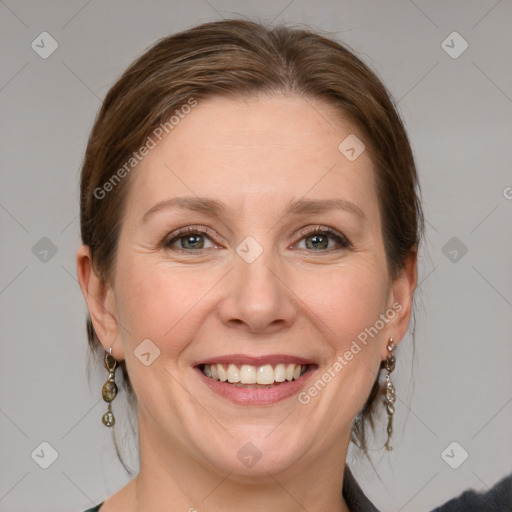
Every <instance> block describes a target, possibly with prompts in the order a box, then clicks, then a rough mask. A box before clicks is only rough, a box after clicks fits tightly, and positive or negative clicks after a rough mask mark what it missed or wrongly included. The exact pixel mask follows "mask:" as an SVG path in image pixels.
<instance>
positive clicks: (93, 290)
mask: <svg viewBox="0 0 512 512" xmlns="http://www.w3.org/2000/svg"><path fill="white" fill-rule="evenodd" d="M76 267H77V275H78V282H79V284H80V288H81V290H82V293H83V295H84V298H85V301H86V303H87V309H88V310H89V314H90V315H91V320H92V324H93V326H94V330H95V331H96V334H97V336H98V338H99V340H100V342H101V344H102V346H103V348H104V349H105V350H106V351H108V350H109V349H110V347H112V355H113V356H114V357H115V358H116V359H117V360H118V361H120V360H122V359H123V358H124V357H123V348H122V344H121V333H120V328H119V323H118V321H117V315H116V310H115V300H114V292H113V289H112V287H111V286H110V285H109V284H108V283H106V282H105V281H103V280H102V279H101V278H100V277H99V276H98V275H97V274H96V272H95V270H94V267H93V264H92V258H91V251H90V248H89V246H87V245H81V246H80V247H79V249H78V251H77V254H76Z"/></svg>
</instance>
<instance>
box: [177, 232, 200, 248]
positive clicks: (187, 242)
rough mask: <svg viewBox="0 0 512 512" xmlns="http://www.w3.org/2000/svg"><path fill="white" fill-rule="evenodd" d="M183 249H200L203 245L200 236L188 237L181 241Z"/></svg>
mask: <svg viewBox="0 0 512 512" xmlns="http://www.w3.org/2000/svg"><path fill="white" fill-rule="evenodd" d="M181 245H182V247H183V249H202V247H203V245H204V243H203V240H202V237H201V235H189V236H187V237H185V238H184V239H183V242H182V244H181Z"/></svg>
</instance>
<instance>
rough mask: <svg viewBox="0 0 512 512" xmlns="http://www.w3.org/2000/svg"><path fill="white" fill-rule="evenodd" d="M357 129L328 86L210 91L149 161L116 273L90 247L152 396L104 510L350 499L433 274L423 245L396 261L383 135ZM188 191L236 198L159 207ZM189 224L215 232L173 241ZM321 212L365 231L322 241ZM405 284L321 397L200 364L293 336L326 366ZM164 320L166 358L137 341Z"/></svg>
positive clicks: (100, 308) (102, 323)
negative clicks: (351, 463)
mask: <svg viewBox="0 0 512 512" xmlns="http://www.w3.org/2000/svg"><path fill="white" fill-rule="evenodd" d="M349 134H356V135H357V136H358V137H359V138H360V139H362V140H364V139H363V136H362V135H361V134H360V133H359V131H358V130H357V129H356V128H355V127H354V126H353V125H351V124H350V123H349V122H348V121H347V120H344V119H342V118H340V116H339V113H337V112H336V111H335V110H334V109H333V108H332V107H331V106H328V105H325V104H323V103H320V102H318V101H316V100H311V99H308V100H307V101H306V100H305V99H303V98H300V97H295V96H291V97H290V96H288V97H284V96H280V95H273V96H258V97H253V98H251V99H245V100H242V99H233V98H231V99H222V98H215V99H208V100H205V101H203V102H200V103H199V104H198V106H197V107H195V108H194V109H193V110H192V112H191V113H190V114H188V115H187V116H186V118H185V119H183V120H181V122H180V123H179V125H178V126H176V127H175V128H174V130H173V131H172V133H171V134H170V135H169V136H168V137H167V138H166V139H164V141H163V142H162V143H161V144H160V145H159V146H158V147H156V148H155V149H153V150H152V151H151V152H150V153H149V155H148V156H147V157H146V158H145V159H144V160H143V161H142V162H141V163H140V164H139V166H138V167H137V169H135V170H134V171H133V175H132V176H131V178H130V179H132V180H133V181H132V183H131V189H130V193H129V195H128V198H127V208H126V212H125V216H124V218H123V223H122V229H121V234H120V238H119V245H118V253H117V258H116V262H115V268H114V269H113V274H112V276H111V279H110V282H109V283H103V282H102V281H101V280H100V279H99V278H98V277H97V276H96V274H95V273H94V271H93V268H92V265H91V260H90V254H89V250H88V248H87V247H86V246H82V247H80V249H79V250H78V254H77V267H78V276H79V281H80V286H81V288H82V291H83V293H84V296H85V299H86V301H87V305H88V308H89V311H90V313H91V317H92V320H93V324H94V328H95V330H96V332H97V334H98V337H99V339H100V340H101V343H102V345H103V346H104V348H105V349H106V350H108V349H109V347H112V353H113V355H114V357H116V359H118V360H122V359H125V360H126V363H127V367H128V371H129V373H130V376H131V380H132V383H133V386H134V389H135V392H136V395H137V401H138V404H137V415H138V422H139V442H140V458H141V466H140V472H139V474H138V475H137V476H136V477H135V478H134V479H132V480H131V481H130V482H129V483H128V484H127V485H126V486H125V487H124V488H123V489H121V490H120V491H119V492H118V493H116V494H115V495H113V496H112V497H110V498H109V499H107V500H106V501H105V504H104V505H103V506H102V508H101V510H102V512H115V511H118V510H126V511H132V510H133V511H135V510H137V511H146V510H147V511H150V510H164V509H165V510H170V508H169V504H172V510H183V511H186V510H189V508H190V507H195V508H196V509H197V510H198V511H203V510H204V511H208V512H213V511H221V510H222V511H223V512H229V511H232V510H233V511H234V510H240V508H241V507H242V506H243V509H244V510H246V511H257V510H258V511H259V510H280V511H284V512H286V511H290V512H291V511H296V510H298V509H301V508H300V505H302V506H303V507H304V509H305V510H308V511H311V512H313V511H321V510H322V511H323V510H333V511H334V510H337V511H347V510H348V508H347V506H346V504H345V503H344V501H343V500H341V499H340V495H341V492H340V491H341V486H342V481H343V473H344V461H345V459H346V454H347V448H348V444H349V438H350V430H351V425H352V421H353V419H354V417H355V416H356V414H357V413H358V411H359V410H360V409H361V407H362V406H363V405H364V403H365V401H366V399H367V396H368V394H369V392H370V389H371V386H372V384H373V381H374V379H375V376H376V375H377V373H378V371H379V365H380V361H381V360H384V359H385V358H386V356H387V349H386V345H387V342H388V339H389V338H390V337H393V340H394V342H395V344H398V343H399V341H400V340H401V339H402V338H403V336H404V335H405V333H406V331H407V327H408V324H409V319H410V313H411V300H412V295H413V291H414V288H415V286H416V279H417V274H416V253H415V251H411V254H410V257H409V259H408V260H407V262H406V265H405V267H404V269H403V271H402V273H401V274H400V275H399V276H398V278H397V279H395V280H394V281H392V280H391V279H390V278H389V275H388V272H387V265H386V255H385V252H384V245H383V240H382V234H381V218H380V212H379V207H378V204H379V203H378V198H377V193H376V188H375V183H374V171H373V169H372V162H371V160H370V158H369V155H368V153H367V152H363V153H362V154H361V156H359V157H358V158H357V159H356V160H355V161H353V162H350V161H349V160H348V159H347V158H346V157H345V156H344V155H343V154H342V153H340V152H339V151H338V145H339V144H340V142H341V141H342V140H344V139H345V138H346V137H347V136H348V135H349ZM183 196H187V197H196V196H197V197H201V198H203V197H204V198H206V197H208V198H212V199H215V200H217V201H222V202H223V203H224V204H225V207H226V210H225V211H223V212H222V213H221V214H220V215H218V216H215V215H210V214H206V213H203V212H197V211H191V210H185V209H178V208H164V209H161V210H159V211H158V212H156V213H154V214H152V215H149V216H148V217H147V218H146V220H145V221H142V217H143V216H144V214H145V213H146V212H147V211H148V210H149V209H151V208H152V207H153V206H154V205H156V204H157V203H158V202H160V201H164V200H167V199H170V198H176V197H183ZM299 199H315V200H320V201H325V200H326V199H343V200H346V201H350V202H351V203H353V204H355V205H356V206H357V207H358V208H359V209H360V210H361V211H362V213H363V214H364V219H363V218H360V217H358V216H357V215H356V214H355V213H353V212H351V211H347V210H341V209H335V210H330V211H325V212H321V213H309V214H290V213H288V214H286V213H285V210H286V206H287V205H288V204H289V203H290V202H292V201H295V200H299ZM105 200H108V197H107V198H106V199H105ZM186 226H194V227H198V228H201V227H202V228H205V227H207V228H209V230H210V231H209V232H210V233H211V234H212V236H211V238H210V236H209V235H206V237H205V238H201V237H199V242H201V241H202V242H204V248H203V249H194V248H192V249H189V251H188V253H184V252H180V251H179V250H178V248H179V247H181V243H182V242H183V239H176V240H174V242H173V244H174V245H173V246H172V247H171V248H166V247H164V246H163V244H162V241H163V240H164V239H165V238H166V237H167V236H168V235H169V234H171V233H172V232H175V231H176V230H177V229H178V228H182V227H186ZM318 226H321V227H330V228H332V229H334V230H336V231H337V232H339V233H341V234H343V235H344V236H345V237H347V238H348V239H349V240H350V242H351V245H350V246H349V247H343V246H341V245H339V244H338V243H337V242H336V241H335V240H334V239H330V238H328V239H327V240H328V245H327V246H325V245H322V244H320V248H314V247H313V248H312V245H311V243H312V241H313V240H312V238H313V237H314V233H315V232H316V231H315V230H316V229H317V228H318ZM304 228H310V229H311V231H310V232H309V233H307V234H306V235H304V234H303V233H302V232H301V230H303V229H304ZM182 236H183V235H182ZM247 236H252V237H253V238H254V239H255V240H257V241H258V243H259V244H260V245H261V247H262V249H263V252H262V254H261V255H260V256H259V257H258V258H257V259H256V260H255V261H254V262H253V263H247V262H246V261H245V260H244V259H242V258H241V257H240V256H238V254H237V253H236V247H237V246H238V245H239V244H240V243H241V242H242V241H243V240H244V239H245V238H246V237H247ZM186 240H187V237H186V238H185V241H186ZM196 240H198V239H194V241H196ZM315 240H317V241H318V239H315ZM321 241H322V242H326V239H325V238H323V237H321ZM196 246H197V245H196ZM188 247H190V246H188ZM193 247H194V246H193ZM194 251H195V252H194ZM395 302H398V303H399V304H400V305H401V306H402V309H401V311H400V312H397V313H396V314H395V316H394V318H393V319H392V320H390V321H389V322H388V323H386V324H385V326H384V328H383V329H382V330H381V331H380V332H379V334H378V335H377V336H375V337H374V338H373V339H371V341H370V342H369V343H368V344H367V345H366V346H365V347H364V348H363V350H361V351H360V352H359V353H358V354H357V355H355V356H354V358H353V359H352V361H350V363H349V364H347V365H346V367H345V368H344V369H343V371H341V372H339V373H337V374H336V377H335V378H333V379H332V380H331V382H329V383H328V385H326V386H325V388H324V389H322V391H321V392H320V393H318V395H317V396H315V397H314V398H312V399H311V401H310V402H309V403H308V404H306V405H304V404H301V403H300V402H299V401H298V400H297V396H293V397H291V398H287V399H285V400H284V401H281V402H278V403H276V404H272V405H268V406H260V407H247V406H241V405H235V404H233V403H232V402H230V401H227V400H226V399H224V398H222V397H219V396H218V395H216V394H214V393H213V392H212V391H210V389H209V388H208V387H207V386H205V384H204V383H203V382H202V381H201V379H200V378H199V377H198V376H197V374H196V370H193V369H192V365H193V364H194V362H197V361H200V360H201V359H206V358H210V357H213V356H216V355H221V354H231V353H243V354H249V355H253V356H259V355H265V354H276V353H284V354H292V355H297V356H301V357H306V358H309V359H313V360H315V361H316V362H317V365H318V369H317V370H316V372H317V377H320V376H321V375H322V374H323V373H325V371H326V370H327V369H328V368H329V367H331V366H332V365H333V363H334V362H335V360H336V358H337V357H338V356H339V355H342V354H344V353H345V352H346V351H347V350H348V349H349V347H350V344H351V342H352V341H353V340H355V339H356V338H357V335H358V334H359V333H361V332H362V331H364V329H365V328H367V327H370V326H372V325H374V324H375V322H376V320H378V319H379V315H381V314H383V313H385V312H386V310H388V309H389V308H390V307H391V305H392V304H393V303H395ZM146 338H149V339H150V340H152V342H153V343H154V344H155V345H156V346H158V348H159V350H160V356H159V357H158V358H157V359H156V360H155V361H154V362H153V363H152V364H151V365H149V366H145V365H143V364H142V363H141V362H140V361H139V360H138V359H137V358H136V357H135V356H134V354H133V351H134V349H135V348H136V347H137V346H138V345H139V344H140V343H141V341H142V340H144V339H146ZM314 380H316V377H315V378H313V380H311V381H310V382H311V383H312V382H314ZM114 411H115V402H114ZM118 421H122V418H119V417H118ZM248 442H250V443H252V444H254V445H255V446H256V447H257V448H258V450H259V451H260V452H261V453H262V458H261V460H260V461H259V462H258V463H257V464H255V465H254V466H253V467H251V468H247V467H245V466H244V465H243V464H241V462H240V460H239V459H238V458H237V452H238V451H239V450H240V448H241V447H242V446H244V445H245V444H246V443H248ZM242 504H243V505H242ZM299 504H300V505H299ZM191 510H192V509H191ZM301 510H302V509H301Z"/></svg>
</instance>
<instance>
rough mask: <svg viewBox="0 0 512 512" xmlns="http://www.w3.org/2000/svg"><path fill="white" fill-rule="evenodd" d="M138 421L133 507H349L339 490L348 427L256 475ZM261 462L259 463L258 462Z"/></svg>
mask: <svg viewBox="0 0 512 512" xmlns="http://www.w3.org/2000/svg"><path fill="white" fill-rule="evenodd" d="M148 432H149V430H148V429H147V428H146V425H145V424H144V423H143V422H142V423H141V422H139V443H140V471H139V474H138V475H137V477H135V479H134V480H133V481H132V482H131V483H132V484H133V485H131V487H132V492H131V493H130V494H132V499H130V501H131V503H133V504H134V506H135V508H134V511H136V512H146V511H148V512H149V511H153V510H169V504H172V509H173V510H183V511H190V512H198V511H201V510H206V509H207V510H208V511H209V512H220V511H222V512H235V511H239V510H240V507H241V505H242V504H243V508H244V510H245V511H246V512H256V511H260V510H279V512H296V511H297V510H307V511H308V512H317V511H318V512H320V511H322V512H323V511H325V510H330V511H335V512H350V511H349V509H348V507H347V505H346V503H345V501H344V499H343V496H342V492H341V489H342V484H343V475H344V469H345V459H346V455H347V448H348V442H349V433H348V434H347V435H345V436H340V437H343V439H340V442H339V443H337V445H336V446H335V447H331V449H330V450H328V452H327V453H325V454H322V456H315V457H314V458H309V459H308V460H306V457H304V458H303V461H302V462H299V463H298V464H296V465H295V466H294V467H293V468H290V469H287V470H285V471H281V472H279V473H272V472H268V471H265V472H264V473H265V474H264V475H262V474H261V473H260V475H259V476H257V477H255V478H254V477H250V476H241V475H237V474H235V473H233V472H231V473H229V472H222V470H220V469H219V468H217V467H215V466H213V465H210V464H206V463H205V461H204V460H200V459H198V458H197V454H196V455H194V454H190V453H189V452H187V451H186V448H185V447H183V446H181V445H179V444H178V443H176V444H174V445H172V446H171V444H170V443H169V441H168V440H167V442H165V440H164V439H160V438H158V436H155V435H148ZM260 467H261V466H260Z"/></svg>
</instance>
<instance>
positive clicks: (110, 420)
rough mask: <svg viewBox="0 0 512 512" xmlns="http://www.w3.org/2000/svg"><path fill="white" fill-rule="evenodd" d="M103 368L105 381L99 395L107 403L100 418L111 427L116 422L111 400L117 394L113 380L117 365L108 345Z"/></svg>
mask: <svg viewBox="0 0 512 512" xmlns="http://www.w3.org/2000/svg"><path fill="white" fill-rule="evenodd" d="M104 360H105V368H106V369H107V371H108V377H107V382H105V384H103V388H102V390H101V395H102V396H103V400H105V402H107V403H108V410H107V412H106V413H105V414H104V415H103V417H102V418H101V421H102V422H103V425H105V426H106V427H113V426H114V425H115V423H116V419H115V418H114V413H113V412H112V404H111V402H112V400H114V398H115V397H116V395H117V386H116V383H115V382H114V378H115V372H116V367H117V360H116V358H115V357H114V356H113V355H112V347H110V349H109V351H108V352H105V358H104Z"/></svg>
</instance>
